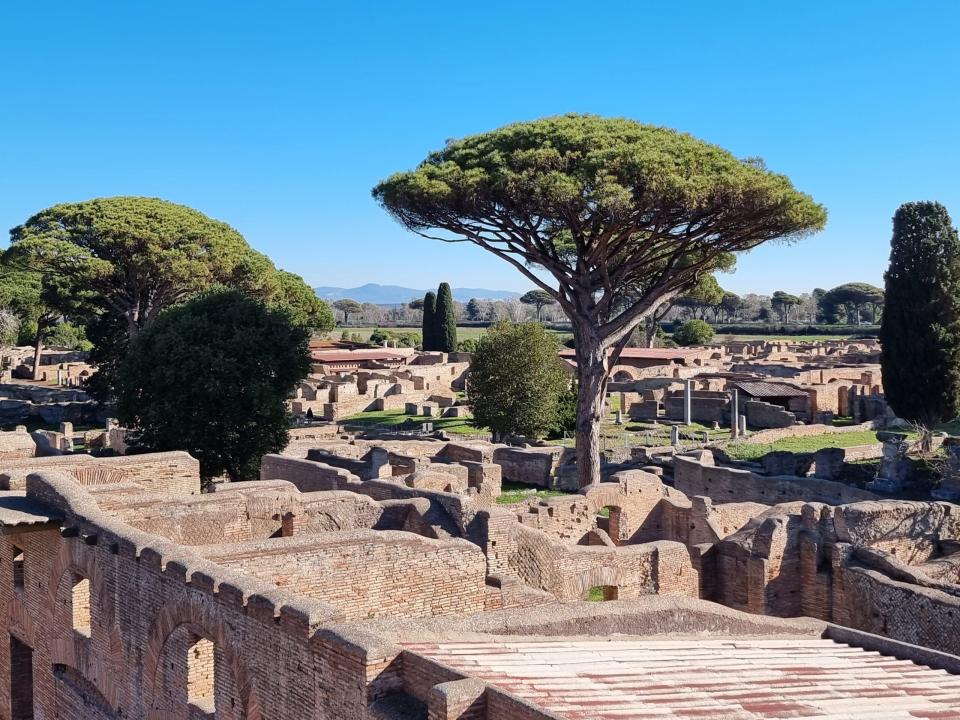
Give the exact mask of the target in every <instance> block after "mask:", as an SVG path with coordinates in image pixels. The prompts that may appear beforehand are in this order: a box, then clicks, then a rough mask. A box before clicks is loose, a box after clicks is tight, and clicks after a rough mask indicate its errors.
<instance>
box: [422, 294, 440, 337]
mask: <svg viewBox="0 0 960 720" xmlns="http://www.w3.org/2000/svg"><path fill="white" fill-rule="evenodd" d="M422 335H423V349H424V350H436V349H437V294H436V293H435V292H433V291H432V290H429V291H427V293H426V295H424V296H423V332H422Z"/></svg>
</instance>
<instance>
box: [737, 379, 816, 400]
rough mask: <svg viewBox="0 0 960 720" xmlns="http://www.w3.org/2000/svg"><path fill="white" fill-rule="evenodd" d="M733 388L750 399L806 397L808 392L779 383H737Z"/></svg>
mask: <svg viewBox="0 0 960 720" xmlns="http://www.w3.org/2000/svg"><path fill="white" fill-rule="evenodd" d="M733 387H735V388H737V389H738V390H743V392H745V393H746V394H747V395H749V396H750V397H758V398H759V397H806V396H807V392H806V391H805V390H802V389H801V388H798V387H796V386H795V385H788V384H787V383H777V382H736V383H733Z"/></svg>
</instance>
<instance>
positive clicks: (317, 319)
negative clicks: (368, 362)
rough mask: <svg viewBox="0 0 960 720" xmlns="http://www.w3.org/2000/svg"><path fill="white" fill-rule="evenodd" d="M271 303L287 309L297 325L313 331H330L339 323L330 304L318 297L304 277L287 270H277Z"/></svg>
mask: <svg viewBox="0 0 960 720" xmlns="http://www.w3.org/2000/svg"><path fill="white" fill-rule="evenodd" d="M271 303H272V304H273V305H275V306H276V307H279V308H283V309H285V310H286V311H287V312H288V313H289V314H290V319H291V320H293V322H295V323H296V324H297V325H302V326H303V327H305V328H308V329H310V330H311V331H313V332H318V333H324V332H330V331H331V330H333V328H334V326H335V325H336V324H337V323H336V319H335V318H334V317H333V310H331V309H330V306H329V305H327V303H325V302H324V301H323V300H321V299H320V298H318V297H317V293H316V292H314V290H313V288H312V287H310V286H309V285H307V283H306V282H304V280H303V278H302V277H300V276H299V275H296V274H294V273H292V272H287V271H286V270H278V271H277V287H276V291H275V292H274V294H273V296H272V297H271Z"/></svg>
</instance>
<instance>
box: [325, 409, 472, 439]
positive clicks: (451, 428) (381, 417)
mask: <svg viewBox="0 0 960 720" xmlns="http://www.w3.org/2000/svg"><path fill="white" fill-rule="evenodd" d="M351 421H354V422H357V423H364V424H366V425H388V426H393V427H397V428H400V426H402V425H404V424H407V423H408V422H409V424H410V425H414V424H416V425H419V424H420V423H425V422H429V423H433V429H434V430H443V431H445V432H448V433H451V434H453V435H481V434H483V433H486V432H488V431H487V430H486V429H485V428H477V427H474V426H473V425H472V424H471V423H472V422H473V421H472V420H471V419H470V418H438V417H435V418H427V417H423V416H422V415H407V414H405V413H404V412H403V410H374V411H371V412H362V413H357V414H356V415H351V416H350V417H348V418H345V419H343V420H341V421H340V422H346V423H349V422H351Z"/></svg>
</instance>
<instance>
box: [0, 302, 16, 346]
mask: <svg viewBox="0 0 960 720" xmlns="http://www.w3.org/2000/svg"><path fill="white" fill-rule="evenodd" d="M19 330H20V318H18V317H17V315H16V313H14V312H13V311H12V310H8V309H7V308H0V345H3V346H10V345H16V344H18V343H17V333H18V332H19Z"/></svg>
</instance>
